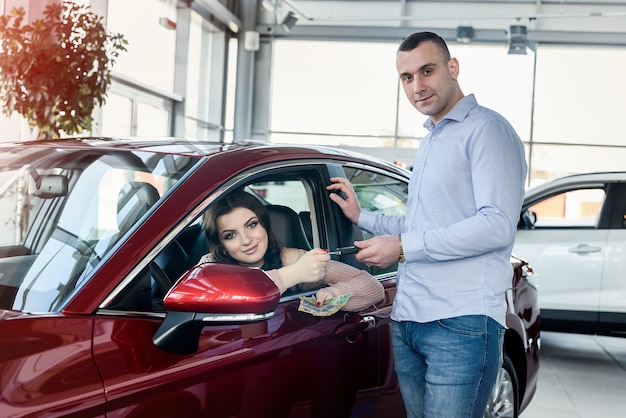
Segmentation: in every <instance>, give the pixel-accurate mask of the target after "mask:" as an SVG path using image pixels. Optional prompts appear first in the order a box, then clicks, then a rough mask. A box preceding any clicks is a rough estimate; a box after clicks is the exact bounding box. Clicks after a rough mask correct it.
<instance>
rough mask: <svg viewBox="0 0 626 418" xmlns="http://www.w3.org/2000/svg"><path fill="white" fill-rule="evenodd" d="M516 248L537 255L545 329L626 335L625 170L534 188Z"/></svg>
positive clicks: (527, 255)
mask: <svg viewBox="0 0 626 418" xmlns="http://www.w3.org/2000/svg"><path fill="white" fill-rule="evenodd" d="M513 252H514V253H515V254H516V255H518V256H521V257H523V258H528V259H530V260H532V261H533V267H534V270H535V273H536V278H537V283H538V286H539V306H540V308H541V328H542V329H543V330H547V331H565V332H576V333H586V334H602V335H621V336H624V337H626V172H612V173H608V172H607V173H588V174H578V175H573V176H568V177H563V178H560V179H556V180H554V181H551V182H549V183H546V184H543V185H541V186H538V187H535V188H532V189H530V190H528V191H527V192H526V198H525V199H524V205H523V207H522V213H521V217H520V223H519V225H518V231H517V240H516V244H515V248H514V250H513Z"/></svg>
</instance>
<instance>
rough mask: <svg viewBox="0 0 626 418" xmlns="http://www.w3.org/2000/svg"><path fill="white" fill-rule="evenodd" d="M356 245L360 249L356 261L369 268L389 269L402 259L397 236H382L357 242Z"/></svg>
mask: <svg viewBox="0 0 626 418" xmlns="http://www.w3.org/2000/svg"><path fill="white" fill-rule="evenodd" d="M354 245H355V246H357V247H359V248H360V249H359V252H358V253H356V259H357V260H358V261H360V262H362V263H365V264H367V265H368V266H376V267H383V268H384V267H388V266H390V265H392V264H393V263H395V262H396V261H398V258H399V257H400V247H399V245H398V236H397V235H381V236H377V237H374V238H370V239H368V240H365V241H355V242H354Z"/></svg>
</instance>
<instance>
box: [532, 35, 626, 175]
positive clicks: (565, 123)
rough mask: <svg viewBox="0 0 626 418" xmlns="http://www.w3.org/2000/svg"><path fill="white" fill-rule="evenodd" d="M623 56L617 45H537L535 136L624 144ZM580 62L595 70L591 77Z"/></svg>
mask: <svg viewBox="0 0 626 418" xmlns="http://www.w3.org/2000/svg"><path fill="white" fill-rule="evenodd" d="M624 61H626V51H624V50H619V49H608V48H585V49H582V48H550V47H542V48H540V49H539V51H538V53H537V91H536V100H535V117H534V136H533V139H534V141H536V142H552V143H554V142H558V143H575V144H596V145H598V144H605V145H620V144H621V145H623V144H624V136H623V135H621V134H620V133H622V132H625V131H626V118H624V106H623V102H624V96H626V83H624V82H623V77H624V75H623V73H624V69H623V65H621V63H623V62H624ZM585 63H593V64H592V65H593V68H594V69H597V70H598V71H599V72H598V73H597V74H596V75H595V76H590V75H589V65H585ZM622 168H623V166H622Z"/></svg>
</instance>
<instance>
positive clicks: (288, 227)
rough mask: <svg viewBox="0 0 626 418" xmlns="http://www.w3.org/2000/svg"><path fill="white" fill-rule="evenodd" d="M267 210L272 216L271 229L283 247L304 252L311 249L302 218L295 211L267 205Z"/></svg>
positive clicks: (285, 207)
mask: <svg viewBox="0 0 626 418" xmlns="http://www.w3.org/2000/svg"><path fill="white" fill-rule="evenodd" d="M266 208H267V210H268V212H269V214H270V221H271V222H272V225H271V228H272V230H273V231H274V235H276V239H278V242H279V243H280V244H281V245H283V246H285V247H292V248H300V249H303V250H310V249H311V244H310V243H309V240H308V239H307V238H306V234H305V232H304V228H303V227H302V223H301V222H300V217H299V216H298V214H297V213H296V212H295V211H294V210H293V209H291V208H289V207H287V206H281V205H267V206H266Z"/></svg>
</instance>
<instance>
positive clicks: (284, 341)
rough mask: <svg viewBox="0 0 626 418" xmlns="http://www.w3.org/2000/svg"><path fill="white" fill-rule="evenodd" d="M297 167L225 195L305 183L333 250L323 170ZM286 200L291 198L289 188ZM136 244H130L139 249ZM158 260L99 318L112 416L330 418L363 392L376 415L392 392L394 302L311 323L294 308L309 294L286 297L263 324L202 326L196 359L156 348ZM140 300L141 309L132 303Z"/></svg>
mask: <svg viewBox="0 0 626 418" xmlns="http://www.w3.org/2000/svg"><path fill="white" fill-rule="evenodd" d="M293 165H294V164H290V167H289V168H288V169H285V170H281V169H274V170H273V171H270V172H269V173H264V174H263V175H262V176H261V175H255V174H250V175H249V176H241V177H242V178H243V180H240V181H239V182H237V183H233V184H232V185H231V186H232V187H230V186H229V187H226V188H225V189H224V190H222V191H221V192H220V193H222V195H223V194H225V193H228V190H230V189H234V188H238V187H247V188H249V189H251V190H253V189H254V190H259V189H260V188H265V189H267V188H268V185H271V184H272V183H275V184H274V185H275V186H280V185H281V184H289V181H290V180H291V179H293V180H294V181H299V182H300V183H301V185H302V190H303V191H304V193H305V198H306V200H307V202H308V203H310V205H309V206H308V207H307V209H309V210H310V212H312V213H313V214H314V216H313V217H311V219H312V221H313V222H312V224H313V225H314V227H313V228H314V229H315V232H314V233H313V235H314V236H315V237H316V242H317V243H319V245H323V246H327V245H329V244H332V243H333V242H336V238H335V237H336V235H337V232H336V231H335V230H334V229H333V228H335V227H336V226H335V224H334V223H333V222H329V223H327V218H325V216H327V215H329V213H330V211H331V209H330V208H331V206H330V204H331V202H330V201H329V200H328V199H327V196H326V191H325V189H324V188H323V187H321V186H320V184H323V183H322V182H323V181H327V180H324V179H327V178H328V174H327V172H326V171H324V169H323V166H320V167H317V168H313V167H311V166H310V165H309V166H308V167H306V168H304V166H302V167H301V168H298V167H295V168H294V167H293ZM272 176H273V177H272ZM272 196H276V193H275V190H274V191H269V190H267V193H266V194H265V197H267V198H270V197H272ZM286 196H294V192H293V190H292V191H291V192H290V193H287V194H286ZM272 203H274V202H272ZM276 203H278V202H276ZM308 203H307V204H308ZM199 224H200V223H199V222H198V220H197V219H194V220H193V221H192V222H190V223H189V225H188V226H186V227H185V229H184V230H183V231H181V232H180V233H179V234H178V236H177V238H176V239H174V241H176V242H177V243H178V241H177V239H178V238H179V237H181V236H183V235H185V236H186V235H187V234H186V233H187V231H188V228H192V227H193V226H194V225H199ZM187 239H188V237H187V238H185V240H187ZM132 240H133V237H131V240H130V241H129V242H128V243H127V244H126V245H129V246H134V245H139V244H138V243H134V242H132ZM190 241H194V240H190ZM171 244H173V242H172V243H170V245H167V246H165V247H166V248H164V249H163V252H164V251H166V250H168V249H170V248H177V250H176V251H182V252H181V253H180V254H178V255H176V256H174V257H172V260H175V261H176V262H177V263H182V260H185V259H186V257H188V256H189V254H191V252H190V251H188V250H181V248H180V247H183V246H184V245H182V244H181V245H180V246H179V245H177V246H172V245H171ZM161 254H162V253H159V254H158V255H157V256H156V257H154V261H152V260H149V258H150V257H147V258H146V259H145V260H144V261H143V262H140V264H139V265H138V267H137V269H140V268H141V264H142V263H143V264H145V266H144V267H143V268H141V271H140V272H139V273H138V274H137V275H136V277H135V278H134V279H133V280H132V281H131V282H130V283H129V285H128V286H127V288H126V289H125V291H123V292H120V293H119V295H118V297H117V298H116V299H115V300H113V301H112V302H111V303H109V304H108V306H107V309H101V310H100V311H99V312H98V314H97V315H96V317H95V321H94V340H93V341H94V345H93V352H94V361H95V364H96V365H97V367H98V370H99V371H100V373H101V376H102V380H103V382H104V387H105V391H106V394H107V416H110V417H115V416H120V417H121V416H124V417H129V416H131V417H132V416H137V417H140V416H141V417H143V416H154V417H158V416H169V417H192V416H212V417H231V416H242V417H248V416H249V417H263V416H267V417H278V416H309V414H310V411H311V410H314V411H316V412H315V414H317V416H329V414H331V413H333V411H336V410H343V409H344V408H346V407H348V408H349V407H350V406H351V405H352V404H353V403H354V402H355V397H357V394H356V391H357V390H358V398H359V401H358V402H356V403H357V404H359V405H361V404H362V403H365V404H368V405H370V407H372V406H371V405H372V404H373V403H375V401H376V399H377V395H378V393H379V391H382V390H386V389H388V387H387V386H388V385H393V381H392V380H390V379H389V377H388V374H389V368H390V367H391V363H390V359H391V358H390V355H389V353H390V350H389V349H390V346H389V345H388V340H389V338H388V330H387V329H382V331H381V330H380V328H381V324H383V323H384V320H385V319H386V318H388V312H389V309H390V306H391V299H386V300H385V301H383V302H382V303H381V304H380V305H379V304H377V305H376V306H375V307H372V308H371V309H368V310H366V311H364V312H362V313H347V312H339V313H337V314H335V315H332V316H329V317H314V316H311V315H310V314H308V313H304V312H300V311H299V310H298V306H299V304H300V299H299V297H300V296H303V295H307V294H311V293H313V291H312V290H308V291H297V292H290V293H285V294H284V295H283V297H282V298H280V302H279V304H278V306H277V307H276V309H275V310H274V312H273V316H271V318H268V319H266V320H262V321H258V322H255V323H248V322H244V323H238V322H237V321H234V322H233V323H218V324H215V325H212V324H208V325H206V326H202V328H201V331H199V340H198V346H197V349H195V350H193V352H184V353H180V352H172V351H171V350H170V351H168V350H167V349H163V348H159V347H157V346H156V345H155V342H154V337H155V335H156V334H157V332H158V331H159V329H160V328H161V327H162V326H163V324H164V322H165V321H164V316H166V312H165V311H164V310H162V309H160V308H159V304H158V303H154V301H152V304H149V302H147V301H149V300H150V296H151V295H154V289H153V287H154V286H153V285H154V282H155V281H158V280H156V279H155V269H154V268H152V267H154V264H155V263H156V262H157V259H158V258H159V256H160V255H161ZM111 262H113V263H115V260H112V261H111ZM162 267H163V268H162ZM159 269H162V270H168V267H167V266H159ZM157 270H158V269H157ZM249 270H250V269H249ZM251 270H254V269H251ZM138 293H140V294H141V295H142V296H141V299H142V300H143V302H142V303H137V302H136V301H135V299H137V298H136V296H134V295H136V294H138ZM167 316H170V313H169V312H168V313H167ZM167 316H166V319H165V320H167ZM383 337H384V338H385V342H384V343H383V342H381V339H382V338H383ZM181 344H182V341H181ZM175 346H176V344H175ZM381 364H384V366H382V365H381ZM374 407H375V406H374Z"/></svg>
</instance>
